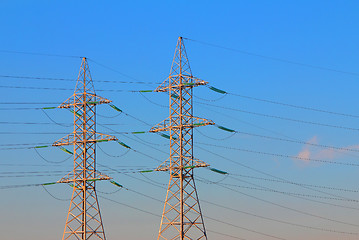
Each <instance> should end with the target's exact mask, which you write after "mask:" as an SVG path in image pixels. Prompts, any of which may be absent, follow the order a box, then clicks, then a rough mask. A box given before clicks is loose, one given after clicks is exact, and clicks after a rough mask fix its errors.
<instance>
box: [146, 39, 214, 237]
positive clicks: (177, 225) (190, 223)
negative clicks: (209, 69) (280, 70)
mask: <svg viewBox="0 0 359 240" xmlns="http://www.w3.org/2000/svg"><path fill="white" fill-rule="evenodd" d="M206 84H207V82H205V81H203V80H200V79H198V78H195V77H193V75H192V72H191V68H190V65H189V62H188V58H187V53H186V49H185V46H184V44H183V38H182V37H179V39H178V42H177V47H176V51H175V55H174V58H173V62H172V67H171V71H170V75H169V77H168V78H167V79H166V81H165V82H164V83H162V84H161V85H160V86H159V87H158V88H157V89H156V90H155V91H156V92H168V94H169V99H170V100H169V109H170V116H169V118H167V119H166V120H164V121H163V122H161V123H159V124H158V125H156V126H154V127H152V128H151V130H150V131H151V132H160V131H169V135H170V157H169V159H168V160H166V161H165V162H164V163H163V164H161V165H160V166H159V167H158V168H157V171H169V172H170V180H169V184H168V189H167V195H166V201H165V204H164V209H163V214H162V219H161V226H160V230H159V234H158V238H157V239H158V240H159V239H179V240H185V239H191V240H192V239H196V240H198V239H207V234H206V230H205V226H204V222H203V217H202V212H201V207H200V204H199V199H198V194H197V190H196V185H195V181H194V176H193V169H194V168H197V167H206V166H208V165H207V164H206V163H204V162H202V161H200V160H198V159H195V158H194V157H193V128H194V127H198V126H205V125H213V124H214V123H213V122H212V121H210V120H206V119H203V118H198V117H194V116H193V108H192V102H193V101H192V92H193V87H195V86H199V85H206Z"/></svg>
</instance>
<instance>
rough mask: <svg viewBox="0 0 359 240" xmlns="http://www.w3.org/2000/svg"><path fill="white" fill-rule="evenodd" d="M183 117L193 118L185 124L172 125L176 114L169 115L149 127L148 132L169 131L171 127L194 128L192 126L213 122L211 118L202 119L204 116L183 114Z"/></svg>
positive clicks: (211, 123) (212, 123)
mask: <svg viewBox="0 0 359 240" xmlns="http://www.w3.org/2000/svg"><path fill="white" fill-rule="evenodd" d="M178 117H179V116H178ZM185 117H187V118H190V119H192V120H193V121H192V123H187V124H182V125H174V124H172V122H174V121H176V116H171V117H168V118H167V119H165V120H163V121H162V122H160V123H159V124H157V125H155V126H153V127H152V128H151V129H150V132H163V131H169V130H172V129H179V128H194V127H200V126H207V125H214V124H215V123H214V122H213V121H212V120H208V119H204V118H199V117H191V116H185Z"/></svg>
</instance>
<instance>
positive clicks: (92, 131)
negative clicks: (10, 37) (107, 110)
mask: <svg viewBox="0 0 359 240" xmlns="http://www.w3.org/2000/svg"><path fill="white" fill-rule="evenodd" d="M110 102H111V101H110V100H108V99H105V98H103V97H99V96H97V95H96V93H95V90H94V87H93V82H92V78H91V74H90V70H89V67H88V63H87V59H86V58H83V59H82V64H81V68H80V73H79V76H78V79H77V83H76V88H75V92H74V94H73V95H72V96H71V97H70V98H69V99H67V100H66V101H65V102H64V103H62V104H61V105H60V106H59V108H68V109H70V111H72V112H73V116H74V130H73V132H72V133H71V134H69V135H67V136H66V137H64V138H61V139H60V140H58V141H56V142H55V143H54V144H53V146H64V145H73V147H74V152H73V155H74V168H73V171H72V172H70V173H69V174H68V175H66V176H65V177H63V178H62V179H61V180H59V181H58V182H61V183H68V184H70V185H71V186H72V188H73V192H72V198H71V203H70V207H69V211H68V214H67V220H66V225H65V230H64V233H63V237H62V239H63V240H65V239H77V240H79V239H81V240H87V239H101V240H105V239H106V237H105V232H104V228H103V224H102V218H101V213H100V207H99V203H98V199H97V194H96V189H95V186H96V181H99V180H109V179H111V178H110V177H108V176H106V175H104V174H102V173H100V172H98V171H97V170H96V143H97V142H103V141H114V140H117V139H116V138H115V137H113V136H110V135H106V134H101V133H97V132H96V105H98V104H102V103H110Z"/></svg>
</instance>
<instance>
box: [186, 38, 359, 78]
mask: <svg viewBox="0 0 359 240" xmlns="http://www.w3.org/2000/svg"><path fill="white" fill-rule="evenodd" d="M184 39H187V40H189V41H192V42H197V43H200V44H203V45H207V46H211V47H216V48H221V49H225V50H228V51H232V52H237V53H241V54H245V55H249V56H254V57H259V58H263V59H268V60H272V61H277V62H283V63H289V64H293V65H298V66H302V67H309V68H314V69H320V70H324V71H330V72H336V73H343V74H348V75H353V76H359V73H355V72H348V71H342V70H337V69H333V68H327V67H321V66H316V65H312V64H307V63H301V62H296V61H292V60H287V59H283V58H277V57H271V56H266V55H261V54H257V53H252V52H248V51H244V50H239V49H235V48H231V47H225V46H221V45H217V44H213V43H208V42H204V41H199V40H194V39H190V38H185V37H184Z"/></svg>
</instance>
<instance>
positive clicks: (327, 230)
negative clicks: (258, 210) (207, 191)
mask: <svg viewBox="0 0 359 240" xmlns="http://www.w3.org/2000/svg"><path fill="white" fill-rule="evenodd" d="M201 202H204V203H208V204H210V205H212V206H216V207H220V208H223V209H227V210H230V211H234V212H238V213H242V214H245V215H248V216H252V217H256V218H260V219H265V220H269V221H273V222H277V223H282V224H286V225H290V226H294V227H301V228H306V229H312V230H318V231H324V232H334V233H340V234H350V235H357V234H358V233H351V232H344V231H338V230H333V229H326V228H319V227H312V226H309V225H303V224H298V223H293V222H289V221H283V220H280V219H275V218H271V217H266V216H262V215H257V214H253V213H250V212H246V211H242V210H238V209H234V208H231V207H228V206H223V205H220V204H217V203H213V202H209V201H206V200H201Z"/></svg>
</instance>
